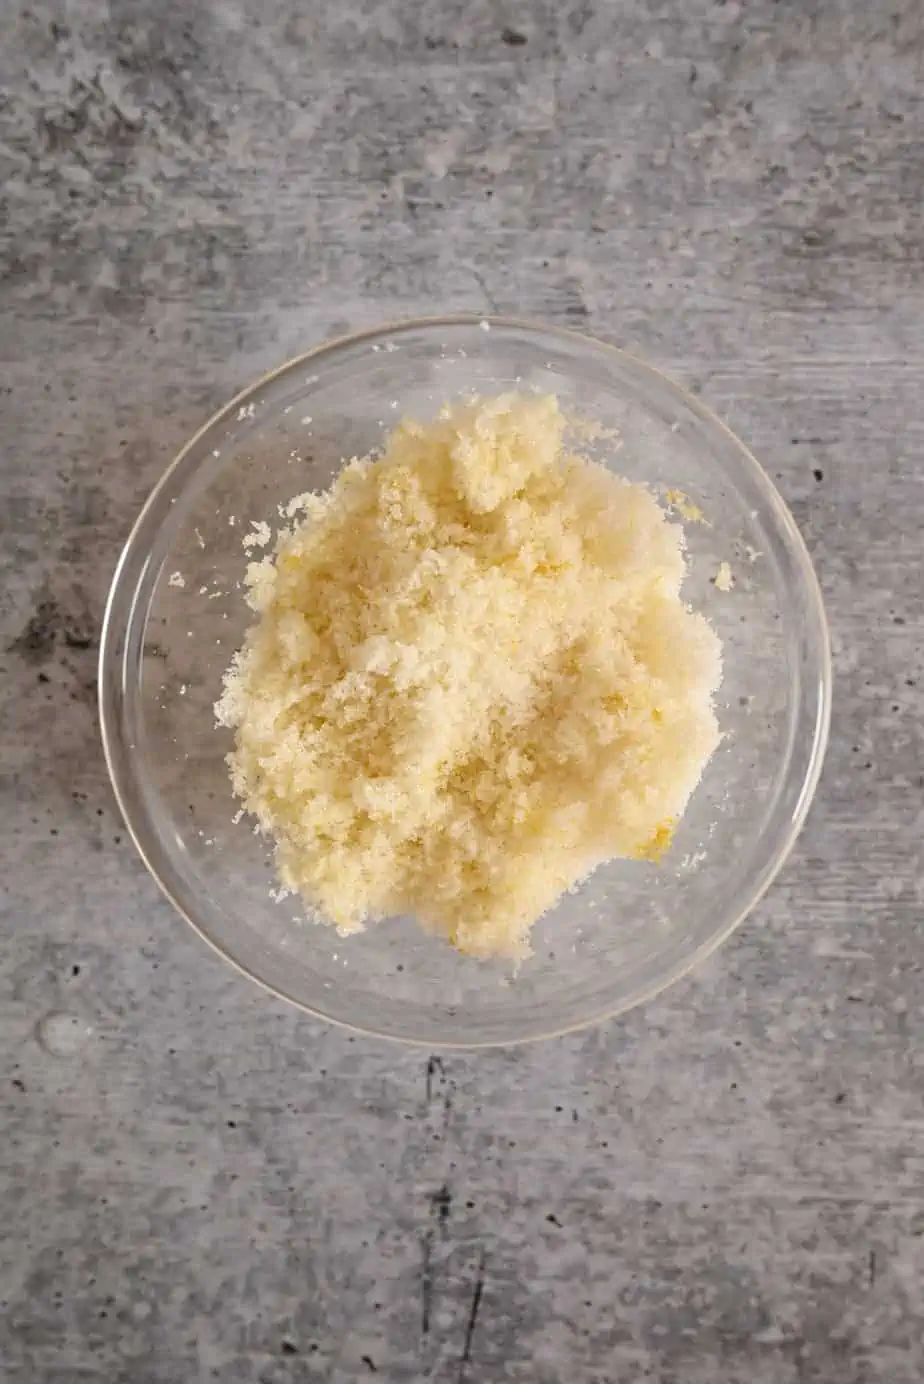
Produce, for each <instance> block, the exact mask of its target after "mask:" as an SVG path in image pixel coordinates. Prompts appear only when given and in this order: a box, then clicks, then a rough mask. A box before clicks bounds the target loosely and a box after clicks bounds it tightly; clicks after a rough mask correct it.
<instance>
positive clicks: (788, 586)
mask: <svg viewBox="0 0 924 1384" xmlns="http://www.w3.org/2000/svg"><path fill="white" fill-rule="evenodd" d="M513 388H517V389H522V390H539V391H541V392H548V393H552V394H555V395H557V396H558V398H559V400H560V401H561V404H562V407H563V409H564V411H565V412H566V413H569V414H571V415H573V416H579V417H581V418H584V419H588V420H591V421H593V422H596V423H600V424H602V425H603V428H604V429H615V430H617V431H618V433H619V436H620V438H621V439H622V445H621V447H619V449H618V451H617V450H616V447H615V446H614V444H613V443H612V442H611V441H610V442H606V441H602V442H598V443H596V444H594V445H593V446H591V447H590V448H589V450H590V451H591V453H592V454H593V455H595V456H596V457H597V459H599V460H601V461H603V462H604V463H605V464H607V465H609V466H611V467H612V469H613V470H615V471H618V472H619V473H621V474H623V475H625V476H627V477H628V478H629V479H630V480H635V481H643V482H645V483H647V484H648V485H650V486H652V487H654V488H656V489H659V490H661V491H662V492H663V491H666V490H668V489H670V490H675V491H680V492H683V495H684V496H686V497H688V501H689V502H690V503H691V504H694V505H696V506H698V507H699V509H701V510H702V512H703V514H704V515H705V518H706V520H707V521H708V522H706V523H686V524H685V526H684V527H685V531H686V535H687V548H688V557H689V574H688V577H687V582H686V585H685V587H684V595H685V597H686V599H687V600H688V601H689V602H690V604H691V605H693V606H694V607H695V608H696V609H698V610H701V611H703V612H704V613H705V614H706V615H707V616H708V618H709V619H710V621H711V622H712V623H713V625H714V627H715V628H716V630H717V631H718V633H719V635H720V636H721V639H722V642H723V646H724V658H725V674H724V681H723V684H722V687H721V690H720V694H719V699H718V715H719V721H720V724H721V727H722V730H723V731H724V739H723V742H722V744H721V745H720V747H719V749H718V750H717V752H716V753H715V755H714V756H713V758H712V760H711V761H710V763H709V765H708V767H707V770H706V773H705V775H704V777H703V781H702V783H701V784H700V786H699V788H698V789H697V791H696V793H695V794H694V796H693V799H692V801H691V803H690V806H689V809H688V811H687V814H686V816H685V817H684V819H683V821H682V823H681V825H680V827H679V829H678V831H677V833H676V837H675V840H674V843H673V845H672V847H671V850H670V852H669V853H668V855H667V856H666V857H665V858H664V859H663V860H662V862H661V863H660V864H659V865H653V864H647V863H635V862H628V861H617V862H613V863H611V864H608V865H604V866H602V867H601V868H599V869H598V870H597V871H596V872H595V873H594V874H593V875H592V876H591V877H590V878H589V879H588V880H587V882H586V883H585V884H584V885H583V886H582V887H581V888H580V889H578V890H577V891H576V892H575V893H573V894H569V895H566V896H565V897H564V898H563V900H562V901H561V902H560V904H559V905H558V906H557V907H556V908H555V909H554V910H553V911H552V912H550V913H549V914H548V915H547V916H546V917H544V918H542V919H541V920H540V921H539V923H538V924H537V925H536V927H535V929H534V931H533V946H534V954H533V956H532V957H531V958H529V959H528V960H527V961H525V962H523V963H522V964H521V966H520V968H519V970H518V971H516V972H515V973H514V972H513V971H512V969H511V966H510V964H509V963H508V962H497V963H494V962H485V961H477V960H474V959H471V958H467V957H465V956H462V955H460V954H459V953H458V952H456V951H454V950H453V949H452V948H451V947H450V946H449V945H448V944H447V943H446V942H445V941H442V940H440V939H438V938H435V937H432V936H427V935H425V934H424V933H423V932H422V931H420V930H419V929H418V927H417V925H416V924H415V923H414V921H413V920H412V919H410V918H394V919H387V920H384V921H382V922H380V923H376V924H374V925H371V926H369V927H368V928H367V930H366V931H365V932H364V933H362V934H360V935H357V936H353V937H350V938H348V939H345V938H342V937H340V936H338V934H337V933H336V931H334V930H333V929H332V928H329V927H326V926H323V925H319V924H316V923H311V922H308V921H306V920H305V918H304V917H303V915H302V913H301V910H300V908H299V907H298V900H294V899H292V898H286V899H281V900H277V898H276V897H274V893H275V886H276V882H277V881H276V878H275V874H274V871H273V866H272V859H271V853H270V850H269V843H268V842H267V841H266V840H265V839H263V838H262V837H260V836H259V835H256V834H255V833H254V829H253V826H252V823H251V821H250V819H249V818H247V817H246V816H242V815H241V814H240V813H239V812H238V810H237V809H238V804H237V803H236V802H235V800H234V799H233V797H232V794H231V788H230V783H229V779H228V772H227V768H226V765H225V755H226V754H227V752H228V750H229V748H230V736H229V733H228V732H227V731H225V730H220V729H218V728H216V725H215V717H214V712H213V704H214V702H215V700H216V698H217V697H218V695H219V692H220V688H221V679H222V675H223V673H224V672H225V669H226V668H227V666H228V664H229V662H230V659H231V656H232V654H233V653H234V651H235V650H236V649H237V648H238V647H239V646H240V644H241V641H242V638H243V635H244V631H245V629H246V627H247V626H248V624H249V623H250V620H251V618H252V616H251V612H250V611H249V609H248V608H247V607H246V606H245V604H244V599H243V595H242V591H241V585H240V583H241V579H242V577H243V574H244V569H245V565H246V562H247V560H248V558H247V554H246V553H245V551H244V548H243V546H242V540H243V538H244V536H245V535H246V533H247V532H248V530H249V528H250V526H251V524H252V522H254V521H266V522H268V523H269V525H270V526H271V527H272V528H274V529H275V528H277V527H278V526H279V524H280V520H279V517H278V507H279V506H280V505H284V504H285V503H286V502H287V501H288V500H290V499H291V498H292V497H293V496H294V495H296V494H299V493H300V492H303V491H305V490H307V489H322V488H325V487H326V486H328V485H329V483H330V482H331V480H332V478H333V477H334V476H335V475H336V473H337V471H338V469H339V467H340V464H341V461H342V459H343V458H344V457H349V456H354V455H363V454H365V453H368V452H370V451H372V450H373V449H375V448H376V447H378V446H379V445H380V444H381V442H382V439H383V436H384V434H385V433H387V432H388V431H389V430H390V429H391V428H392V427H393V425H394V424H395V422H396V421H397V420H398V418H399V417H400V416H401V415H403V414H409V415H412V416H417V417H423V418H426V417H429V416H432V415H433V414H434V413H435V412H436V410H437V409H438V408H439V407H440V406H441V405H442V404H443V403H445V402H446V401H447V400H448V399H450V398H453V397H455V396H458V395H460V394H464V393H470V392H477V393H480V394H494V393H499V392H502V391H504V390H508V389H513ZM681 504H685V502H681ZM723 562H727V563H729V565H730V567H731V569H732V573H733V576H734V585H733V586H732V588H731V590H729V591H722V590H720V589H719V587H720V586H723V585H725V583H724V582H723V581H720V583H719V587H717V585H716V582H715V578H716V575H717V573H718V571H719V568H720V564H721V563H723ZM830 687H831V669H830V656H829V647H828V635H827V628H826V624H825V616H824V610H823V607H822V602H821V596H820V593H819V589H818V584H817V582H816V579H815V576H814V573H813V571H812V566H811V562H810V560H809V557H808V554H807V552H806V550H805V546H804V544H803V542H802V539H801V537H800V535H799V533H798V531H797V529H796V527H795V524H794V523H793V520H792V517H791V516H790V514H789V512H788V510H787V509H786V507H785V505H784V504H783V501H782V500H781V499H780V496H779V495H778V494H777V492H776V490H775V489H774V487H773V485H772V484H771V483H770V481H769V480H768V478H767V476H766V475H765V474H764V472H763V471H762V470H761V468H760V466H759V465H758V464H757V462H756V461H755V460H754V458H753V457H752V456H751V454H750V453H749V452H748V451H747V450H746V448H745V447H743V446H742V444H741V443H740V442H738V441H737V440H736V438H735V437H734V436H733V435H732V434H731V433H730V432H729V431H728V429H727V428H726V427H725V426H724V425H723V424H722V423H721V422H719V421H718V419H716V418H715V417H714V416H713V415H712V414H711V413H709V411H708V410H707V409H705V408H704V407H703V406H702V405H701V404H700V403H698V402H697V401H696V400H695V399H693V398H691V397H690V396H689V395H688V394H686V393H684V392H683V391H682V390H680V389H679V388H678V387H677V386H676V385H674V384H673V383H671V382H670V381H669V380H667V379H665V378H664V376H662V375H660V374H659V373H658V372H657V371H655V370H653V369H651V368H650V367H648V366H646V365H644V364H642V363H641V362H639V361H638V360H635V359H633V358H632V357H631V356H628V355H625V354H624V353H623V352H621V351H619V350H616V349H614V348H612V347H610V346H606V345H603V344H601V343H599V342H596V341H592V340H590V339H588V338H587V337H583V336H579V335H577V334H574V333H571V332H567V331H561V330H557V329H553V328H549V327H543V326H537V325H529V324H526V323H520V322H515V321H508V320H501V319H497V318H493V319H488V320H483V321H479V320H478V319H477V318H470V317H452V318H444V319H440V320H428V321H416V322H408V323H406V324H403V325H398V326H390V327H386V328H383V329H381V330H378V331H371V332H363V333H360V334H358V335H355V336H350V337H347V338H344V339H342V340H339V341H333V342H329V343H327V344H325V345H322V346H320V347H318V348H316V349H315V350H312V351H309V352H307V353H306V354H305V355H303V356H300V357H299V358H297V359H296V360H293V361H290V362H289V363H288V364H286V365H284V366H282V367H281V369H279V370H277V371H275V372H274V373H273V374H270V375H267V376H266V377H265V378H264V379H262V380H260V381H258V382H257V383H256V384H255V385H253V386H252V387H251V388H250V389H247V390H245V392H244V393H243V394H239V395H238V396H237V398H236V399H233V400H232V401H231V403H230V404H228V405H227V407H226V408H224V409H222V410H221V412H220V413H218V414H216V415H215V417H214V418H213V419H212V420H211V422H209V423H207V424H206V426H205V427H204V428H203V429H202V430H201V432H199V433H198V434H197V435H196V436H195V437H194V438H193V439H192V441H191V442H189V443H188V444H187V446H186V447H185V448H184V449H183V451H182V452H181V453H180V455H179V456H178V457H177V458H176V460H175V461H174V462H173V464H172V466H171V467H170V468H169V470H168V471H167V473H166V475H165V476H164V477H163V479H162V480H161V482H160V484H159V485H158V486H157V488H156V489H155V490H154V492H153V494H152V495H151V497H150V499H149V500H148V502H147V504H146V505H145V507H144V510H143V511H142V513H141V516H140V518H139V519H138V522H137V523H136V524H135V527H134V529H133V531H132V534H131V536H130V538H129V540H128V543H127V545H126V547H125V551H124V552H123V554H122V558H121V560H120V562H119V566H118V570H117V571H116V574H115V578H114V581H113V585H112V591H111V593H110V597H109V604H108V608H107V612H106V620H105V626H104V630H103V639H102V649H101V655H100V709H101V720H102V731H103V742H104V746H105V751H106V757H107V760H108V764H109V770H110V773H111V775H112V782H113V786H114V788H115V792H116V796H117V798H118V800H119V803H120V806H121V808H122V812H123V813H124V816H125V820H126V823H127V826H128V829H129V831H130V832H131V834H132V836H133V838H134V841H135V844H136V845H137V847H138V850H139V851H140V852H141V855H142V856H143V858H144V860H145V862H146V863H147V865H148V867H149V869H150V870H151V873H152V874H153V875H154V877H155V879H156V880H157V881H158V883H159V884H160V886H161V888H162V889H163V890H164V892H165V893H166V895H167V896H168V898H169V899H171V901H172V902H173V904H174V905H175V907H176V908H177V909H178V910H179V912H180V913H182V914H183V915H184V916H185V917H186V918H187V919H188V920H189V922H190V923H192V925H193V927H195V928H196V930H197V931H198V932H199V933H201V935H202V936H203V937H204V938H205V939H206V940H207V941H208V942H210V943H211V944H212V946H213V947H214V948H215V949H216V950H217V951H218V952H220V953H221V955H222V956H224V957H225V958H226V959H227V960H229V961H231V962H233V963H234V964H235V965H236V966H237V967H238V968H239V969H240V970H242V971H244V972H245V973H246V974H247V975H249V976H251V977H252V978H253V979H255V980H257V981H259V982H261V983H262V984H263V985H265V986H266V987H267V988H268V989H270V990H272V991H274V992H275V993H276V994H278V995H280V996H283V997H284V998H286V999H288V1000H291V1001H292V1002H293V1003H295V1004H297V1005H300V1006H301V1007H302V1008H303V1009H305V1010H307V1011H309V1012H310V1013H312V1014H315V1015H318V1016H321V1017H323V1018H326V1019H330V1020H334V1021H336V1022H338V1023H341V1024H346V1025H348V1026H350V1027H352V1028H354V1029H359V1030H363V1031H365V1032H367V1033H371V1034H377V1035H382V1036H388V1037H393V1038H400V1039H404V1040H407V1041H413V1042H418V1043H422V1044H426V1045H428V1046H437V1047H448V1046H472V1047H474V1046H482V1045H491V1044H504V1043H516V1042H522V1041H525V1040H527V1039H532V1038H539V1037H543V1036H548V1035H551V1034H556V1033H563V1032H566V1031H568V1030H570V1029H575V1028H579V1027H580V1026H582V1025H584V1024H588V1023H590V1022H592V1021H594V1020H598V1019H601V1018H603V1017H605V1016H608V1015H614V1014H618V1013H620V1012H621V1011H623V1010H626V1009H628V1008H629V1007H630V1006H632V1005H635V1004H638V1003H640V1002H641V1001H642V1000H646V999H649V998H650V997H651V996H653V995H655V994H656V993H657V992H658V991H659V990H662V989H663V988H664V987H665V986H666V985H668V984H670V983H671V982H672V981H674V980H676V979H677V978H678V977H679V976H681V975H683V974H684V973H685V972H686V971H688V970H689V969H690V967H692V966H694V965H695V964H696V963H697V962H698V961H699V960H701V959H702V958H703V957H705V956H706V955H707V954H708V953H709V952H711V951H712V950H713V948H714V947H716V946H717V945H718V944H719V943H720V942H721V941H722V940H723V939H724V938H726V937H727V936H728V935H729V933H730V932H731V931H732V930H733V928H735V927H736V926H737V925H738V923H740V922H741V920H742V918H743V917H744V916H745V914H746V913H747V912H748V910H749V909H750V908H752V907H753V905H754V904H755V903H756V901H757V900H758V899H759V898H760V896H761V894H762V893H763V892H764V890H765V889H766V888H767V886H768V885H769V884H770V882H771V880H772V879H773V877H774V875H775V874H776V873H777V871H778V870H779V868H780V866H781V865H782V863H783V861H784V859H785V857H786V854H787V852H788V851H789V849H790V847H791V846H792V844H793V841H794V839H795V837H796V834H797V832H798V830H799V827H800V825H801V823H802V821H803V819H804V817H805V814H806V811H807V809H808V806H809V802H810V800H811V797H812V794H813V792H814V789H815V785H816V783H817V780H818V775H819V771H820V768H821V762H822V757H823V754H824V748H825V742H826V738H827V731H828V719H829V707H830Z"/></svg>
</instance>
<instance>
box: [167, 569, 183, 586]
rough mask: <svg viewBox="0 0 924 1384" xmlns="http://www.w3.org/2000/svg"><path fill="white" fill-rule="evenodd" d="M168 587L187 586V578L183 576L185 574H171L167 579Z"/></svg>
mask: <svg viewBox="0 0 924 1384" xmlns="http://www.w3.org/2000/svg"><path fill="white" fill-rule="evenodd" d="M167 585H168V586H185V585H186V578H185V577H184V576H183V573H182V572H171V573H170V576H169V577H168V578H167Z"/></svg>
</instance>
